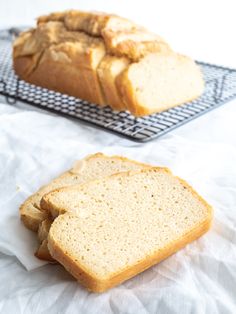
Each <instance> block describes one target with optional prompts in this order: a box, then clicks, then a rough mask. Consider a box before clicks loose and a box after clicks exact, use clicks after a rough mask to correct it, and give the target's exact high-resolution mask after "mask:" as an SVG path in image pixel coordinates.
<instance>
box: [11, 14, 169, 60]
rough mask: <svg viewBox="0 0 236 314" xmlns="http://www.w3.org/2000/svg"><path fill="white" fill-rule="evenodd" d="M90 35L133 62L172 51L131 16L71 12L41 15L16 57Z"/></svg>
mask: <svg viewBox="0 0 236 314" xmlns="http://www.w3.org/2000/svg"><path fill="white" fill-rule="evenodd" d="M86 35H87V37H89V38H91V42H92V41H93V40H97V41H99V40H100V41H101V40H102V41H103V42H104V43H105V46H106V51H107V52H108V53H111V54H114V55H117V56H126V57H128V58H129V59H130V60H133V61H137V60H139V59H140V58H142V57H143V56H144V55H146V54H148V53H150V52H156V51H169V50H170V47H169V45H168V44H167V43H165V41H164V40H163V39H162V38H161V37H159V36H157V35H154V34H151V33H150V32H148V31H147V30H145V29H144V28H142V27H140V26H137V25H136V24H135V23H133V22H131V21H129V20H127V19H124V18H121V17H118V16H115V15H109V14H105V13H93V12H82V11H67V12H62V13H53V14H51V15H48V16H43V17H41V18H39V19H38V26H37V28H36V29H32V30H30V31H28V32H25V33H23V34H22V35H20V36H19V38H17V39H16V41H15V43H14V57H15V58H16V57H19V56H21V57H22V56H25V55H32V54H34V53H36V52H39V51H42V50H43V49H45V48H47V47H49V46H50V45H55V44H59V43H61V42H65V41H67V42H75V41H82V40H83V37H85V38H86ZM86 41H87V38H86ZM88 45H90V44H88Z"/></svg>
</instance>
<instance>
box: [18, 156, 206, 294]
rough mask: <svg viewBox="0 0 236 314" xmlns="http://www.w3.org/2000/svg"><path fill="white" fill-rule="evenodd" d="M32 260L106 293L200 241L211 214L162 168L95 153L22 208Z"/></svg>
mask: <svg viewBox="0 0 236 314" xmlns="http://www.w3.org/2000/svg"><path fill="white" fill-rule="evenodd" d="M20 215H21V219H22V221H23V223H24V224H25V226H26V227H27V228H28V229H30V230H32V231H34V232H37V233H38V239H39V247H38V249H37V251H36V253H35V255H36V256H37V257H38V258H40V259H43V260H47V261H49V262H53V263H55V262H59V263H60V264H62V265H63V266H64V268H65V269H67V270H68V272H70V273H71V274H72V275H73V276H74V277H75V278H76V279H77V280H78V281H79V282H80V283H81V284H82V285H84V286H85V287H86V288H87V289H89V290H91V291H94V292H102V291H105V290H107V289H109V288H111V287H113V286H115V285H117V284H119V283H121V282H123V281H125V280H127V279H129V278H131V277H133V276H134V275H136V274H138V273H140V272H142V271H144V270H145V269H147V268H149V267H150V266H152V265H154V264H156V263H157V262H159V261H161V260H163V259H165V258H166V257H168V256H169V255H171V254H173V253H174V252H176V251H177V250H178V249H180V248H182V247H184V246H185V245H186V244H188V243H189V242H191V241H193V240H195V239H197V238H198V237H199V236H201V235H202V234H204V233H205V232H206V231H207V230H208V229H209V227H210V224H211V220H212V209H211V207H210V206H209V205H208V204H207V203H206V202H205V201H204V200H203V199H202V198H201V197H200V196H199V195H198V194H197V193H196V192H195V191H194V190H193V189H192V188H191V187H190V186H189V185H188V184H187V183H186V182H185V181H183V180H181V179H180V178H178V177H175V176H173V175H172V173H171V172H170V171H169V170H168V169H167V168H161V167H153V166H150V165H147V164H142V163H139V162H136V161H132V160H129V159H127V158H124V157H120V156H112V157H108V156H105V155H103V154H101V153H97V154H94V155H89V156H87V157H86V158H84V159H83V160H80V161H77V162H76V163H75V165H74V167H73V168H72V169H70V170H69V171H67V172H65V173H63V174H62V175H60V176H59V177H58V178H56V179H54V180H53V181H52V182H50V183H49V184H48V185H45V186H43V187H42V188H41V189H39V190H38V191H37V192H36V193H35V194H33V195H32V196H30V197H29V198H28V199H27V200H26V201H25V202H24V203H23V204H22V206H21V207H20Z"/></svg>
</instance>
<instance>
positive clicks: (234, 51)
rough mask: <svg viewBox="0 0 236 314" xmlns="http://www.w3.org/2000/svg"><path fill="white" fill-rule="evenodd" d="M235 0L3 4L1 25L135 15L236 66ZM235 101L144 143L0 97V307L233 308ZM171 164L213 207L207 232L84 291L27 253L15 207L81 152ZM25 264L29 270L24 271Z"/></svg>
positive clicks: (26, 235)
mask: <svg viewBox="0 0 236 314" xmlns="http://www.w3.org/2000/svg"><path fill="white" fill-rule="evenodd" d="M233 4H234V1H230V0H225V1H210V0H208V1H197V2H194V1H187V0H186V1H185V0H180V1H170V0H166V1H161V2H160V1H142V2H141V1H140V2H137V1H119V2H117V1H101V0H100V1H99V2H98V1H97V2H95V1H79V2H78V1H71V0H68V1H51V2H50V1H40V0H35V1H29V0H21V1H17V0H15V1H12V0H8V1H3V0H0V27H4V26H11V25H22V24H23V25H25V24H31V23H33V18H34V17H36V16H37V15H40V14H44V13H47V12H48V11H54V10H62V9H65V8H72V7H74V8H82V9H97V10H98V9H100V10H104V11H111V12H115V13H119V14H123V15H125V16H127V17H131V18H134V19H135V20H136V21H138V22H139V23H141V24H144V25H146V26H149V27H151V28H152V29H153V30H155V31H157V32H158V33H160V34H161V35H163V37H165V38H166V39H168V40H169V41H170V43H172V45H173V46H174V47H175V49H177V50H179V51H182V52H184V53H186V54H189V55H191V56H193V57H194V58H197V59H200V60H206V61H210V62H213V63H214V62H215V63H221V64H226V65H229V66H232V67H236V58H235V55H236V45H235V43H234V36H235V16H234V15H235V10H234V6H233ZM235 106H236V101H234V102H231V103H229V104H226V105H224V106H223V107H221V108H219V109H217V110H214V111H212V112H210V113H209V114H207V115H204V116H202V117H201V118H199V119H197V120H195V121H192V122H191V123H189V124H187V125H185V126H183V127H181V128H179V129H177V130H175V131H173V132H172V133H169V134H167V135H166V136H164V137H162V138H160V139H158V140H155V141H153V142H150V143H146V144H137V143H133V142H130V141H128V140H124V139H121V138H119V137H116V136H114V135H111V134H108V133H105V132H103V131H98V130H95V129H93V128H91V127H88V126H85V125H82V124H79V123H77V122H72V121H70V120H69V119H64V118H60V117H56V116H55V115H49V114H48V113H42V111H40V110H37V111H36V110H35V109H34V108H32V107H28V106H27V107H24V106H21V107H20V108H16V107H11V106H8V105H4V104H0V208H1V211H0V313H4V314H8V313H9V314H12V313H14V314H15V313H26V314H28V313H29V314H31V313H50V314H51V313H63V314H64V313H83V314H86V313H135V314H136V313H137V314H139V313H163V314H167V313H178V314H180V313H181V314H185V313H193V314H195V313H199V314H202V313H207V314H211V313H220V314H221V313H223V314H227V313H236V211H235V208H236V198H235V193H236V166H235V161H236V123H235V116H236V107H235ZM96 151H103V152H105V153H109V154H123V155H125V156H128V157H131V158H135V159H138V160H140V161H144V162H150V163H153V164H157V165H163V166H168V167H170V168H171V169H172V171H173V172H174V173H175V174H177V175H179V176H181V177H183V178H184V179H186V180H187V181H189V182H190V183H191V184H192V185H193V186H194V187H195V188H196V190H197V191H198V192H199V193H200V194H202V196H203V197H205V198H206V199H207V201H208V202H209V203H211V204H212V205H213V206H214V209H215V219H214V224H213V227H212V229H211V231H210V232H209V233H208V234H207V235H205V236H204V237H203V238H201V239H200V240H198V241H196V242H194V243H193V244H191V245H188V246H187V247H186V248H185V249H184V250H182V251H180V252H178V253H177V254H175V255H174V256H172V257H170V258H168V259H167V260H166V261H164V262H162V263H161V264H159V265H157V266H155V267H153V268H151V269H150V270H148V271H146V272H145V273H143V274H141V275H139V276H137V277H135V278H133V279H131V280H129V281H128V282H126V283H124V284H122V285H121V286H119V287H116V288H114V289H112V290H110V291H109V292H107V293H105V294H101V295H98V294H92V293H88V292H86V291H85V290H84V289H83V288H81V287H80V286H79V285H78V284H77V283H76V282H75V281H74V280H73V279H72V277H70V275H68V274H67V273H66V272H65V271H64V270H62V269H61V268H60V267H59V266H49V265H44V266H42V265H43V263H41V262H39V261H38V260H36V259H35V258H34V257H33V252H34V249H35V247H36V240H35V238H34V237H33V236H34V235H33V234H32V233H31V232H30V231H28V230H26V229H25V228H24V227H23V226H22V225H21V223H20V221H19V217H18V206H19V205H20V204H21V203H22V202H23V201H24V199H25V198H26V197H27V196H28V195H30V193H32V192H33V191H35V190H36V189H37V188H38V187H39V186H40V185H42V184H43V183H46V182H47V181H48V180H50V179H51V178H53V177H54V176H56V175H57V174H59V173H60V172H61V171H64V170H65V169H67V168H69V167H70V166H71V164H72V163H73V161H74V160H75V159H78V158H81V157H83V156H84V155H86V154H87V153H91V152H96ZM26 269H28V271H27V270H26Z"/></svg>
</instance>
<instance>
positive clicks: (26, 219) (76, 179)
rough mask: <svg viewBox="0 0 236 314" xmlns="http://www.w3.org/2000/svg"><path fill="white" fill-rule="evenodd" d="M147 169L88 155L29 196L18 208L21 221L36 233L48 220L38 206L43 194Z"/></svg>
mask: <svg viewBox="0 0 236 314" xmlns="http://www.w3.org/2000/svg"><path fill="white" fill-rule="evenodd" d="M147 167H149V166H148V165H146V164H143V163H139V162H136V161H133V160H130V159H128V158H124V157H120V156H106V155H104V154H102V153H97V154H93V155H89V156H87V157H85V158H84V159H82V160H79V161H77V162H76V163H75V165H74V167H73V168H72V169H70V170H69V171H67V172H65V173H63V174H62V175H60V176H59V177H58V178H56V179H54V180H53V181H51V182H50V183H49V184H47V185H45V186H43V187H42V188H40V189H39V190H38V191H37V192H36V193H35V194H33V195H32V196H30V197H29V198H28V199H27V200H26V201H25V202H24V203H23V204H22V205H21V206H20V216H21V220H22V221H23V223H24V224H25V226H26V227H27V228H28V229H30V230H32V231H35V232H37V231H38V228H39V225H40V223H41V222H42V221H43V220H45V219H46V218H48V211H45V210H43V209H42V208H41V206H40V201H41V198H42V197H43V195H44V194H46V193H49V192H50V191H52V190H54V189H57V188H60V187H64V186H71V185H74V184H82V183H84V182H87V181H90V180H94V179H97V178H101V177H103V176H109V175H111V174H114V173H117V172H124V171H129V170H139V169H144V168H147Z"/></svg>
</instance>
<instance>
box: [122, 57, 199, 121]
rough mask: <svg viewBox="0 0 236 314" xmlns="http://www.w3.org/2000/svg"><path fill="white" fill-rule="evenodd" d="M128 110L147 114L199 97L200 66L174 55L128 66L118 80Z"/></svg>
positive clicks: (142, 114)
mask: <svg viewBox="0 0 236 314" xmlns="http://www.w3.org/2000/svg"><path fill="white" fill-rule="evenodd" d="M117 87H118V89H119V91H120V94H121V98H122V99H123V101H124V102H125V103H126V106H127V109H128V110H129V111H130V112H131V113H132V114H133V115H134V116H144V115H150V114H152V113H156V112H161V111H163V110H167V109H169V108H172V107H175V106H178V105H181V104H183V103H185V102H189V101H192V100H194V99H196V98H198V97H199V96H200V95H201V94H202V93H203V90H204V81H203V77H202V74H201V71H200V68H199V66H198V65H197V64H196V63H195V62H194V61H193V60H192V59H190V58H188V57H185V56H182V55H179V54H175V53H166V54H163V53H154V54H149V55H147V56H146V57H145V58H143V59H142V60H141V61H140V62H139V63H133V64H131V65H130V66H129V67H128V68H127V69H126V70H125V71H124V72H123V73H122V75H120V76H119V77H118V79H117Z"/></svg>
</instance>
